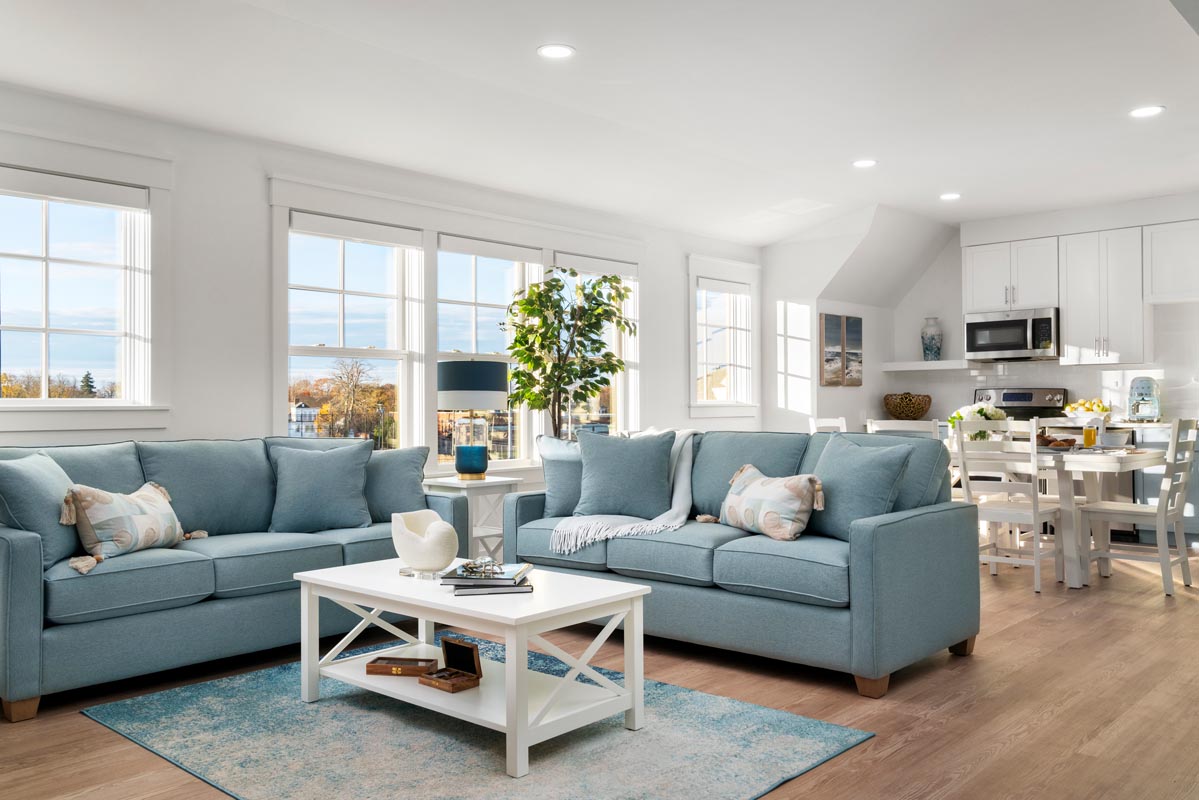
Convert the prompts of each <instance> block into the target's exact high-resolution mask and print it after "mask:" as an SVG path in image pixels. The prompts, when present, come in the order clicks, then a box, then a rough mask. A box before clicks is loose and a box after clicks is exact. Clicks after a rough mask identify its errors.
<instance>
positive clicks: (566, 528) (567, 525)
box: [550, 428, 698, 554]
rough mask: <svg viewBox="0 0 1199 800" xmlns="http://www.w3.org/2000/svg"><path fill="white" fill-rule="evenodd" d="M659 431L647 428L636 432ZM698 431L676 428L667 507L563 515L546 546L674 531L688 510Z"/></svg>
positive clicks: (560, 549)
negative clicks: (643, 513)
mask: <svg viewBox="0 0 1199 800" xmlns="http://www.w3.org/2000/svg"><path fill="white" fill-rule="evenodd" d="M656 433H663V431H659V430H656V429H654V428H648V429H646V430H644V431H641V432H640V433H638V434H636V435H637V436H646V435H650V434H656ZM696 433H698V431H696V430H693V429H690V428H688V429H685V430H676V431H675V432H674V444H673V445H671V448H670V486H671V493H670V509H669V510H668V511H666V512H665V513H663V514H659V515H658V516H656V517H654V518H653V519H641V518H640V517H626V516H621V515H615V514H596V515H593V516H589V517H566V518H565V519H563V520H562V521H561V522H559V523H558V524H557V525H556V526H555V527H554V532H553V534H552V535H551V536H550V549H551V550H553V551H554V552H555V553H563V554H566V553H573V552H575V551H576V550H582V549H583V548H584V547H586V546H587V545H589V544H594V543H595V542H602V541H606V540H608V539H615V538H617V537H618V536H648V535H649V534H651V533H661V532H662V531H674V530H678V529H679V528H681V527H683V523H684V522H686V521H687V516H688V515H689V514H690V513H691V462H692V459H693V457H694V455H693V452H692V447H691V437H692V436H694V435H695V434H696Z"/></svg>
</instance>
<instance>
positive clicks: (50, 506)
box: [0, 451, 79, 569]
mask: <svg viewBox="0 0 1199 800" xmlns="http://www.w3.org/2000/svg"><path fill="white" fill-rule="evenodd" d="M70 488H71V479H70V478H69V477H67V473H65V472H63V469H62V467H60V466H58V464H57V463H56V462H55V461H54V459H52V458H50V456H48V455H46V454H45V453H42V452H40V451H39V452H37V453H33V454H31V455H28V456H25V457H24V458H17V459H13V460H12V461H0V523H3V524H4V525H6V526H8V527H9V528H16V529H18V530H23V531H31V532H33V533H36V534H38V535H40V536H41V537H42V567H43V569H49V568H50V567H52V566H53V565H54V564H57V563H58V562H59V561H62V560H63V559H64V558H69V557H70V556H72V555H74V554H75V551H76V550H77V549H78V547H79V540H78V538H77V537H76V535H75V526H74V525H66V524H63V523H60V522H59V521H58V520H59V516H60V510H61V507H62V501H63V498H65V497H66V496H67V490H68V489H70Z"/></svg>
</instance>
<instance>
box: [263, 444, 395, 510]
mask: <svg viewBox="0 0 1199 800" xmlns="http://www.w3.org/2000/svg"><path fill="white" fill-rule="evenodd" d="M373 449H374V442H372V441H371V440H370V439H364V440H363V441H361V442H358V443H355V444H353V445H349V446H347V447H338V448H334V449H332V450H323V451H322V450H300V449H297V448H295V447H273V448H271V451H270V452H271V464H272V466H274V468H275V510H274V512H273V513H272V514H271V527H270V529H271V530H272V531H289V532H291V533H314V532H316V531H327V530H331V529H333V528H366V527H368V526H369V525H370V524H371V512H370V508H369V507H368V506H367V503H366V464H367V462H368V461H369V460H370V457H371V450H373Z"/></svg>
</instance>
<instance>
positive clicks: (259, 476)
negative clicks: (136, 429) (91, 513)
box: [137, 439, 275, 535]
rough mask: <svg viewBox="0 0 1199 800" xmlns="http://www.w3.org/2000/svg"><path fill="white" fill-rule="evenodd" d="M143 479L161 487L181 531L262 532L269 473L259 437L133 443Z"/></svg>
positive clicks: (270, 492)
mask: <svg viewBox="0 0 1199 800" xmlns="http://www.w3.org/2000/svg"><path fill="white" fill-rule="evenodd" d="M137 450H138V453H139V454H140V455H141V459H142V469H143V470H144V471H145V473H146V480H148V481H154V482H155V483H157V484H159V485H160V486H164V487H166V490H167V491H168V492H170V493H171V505H172V506H174V508H175V513H176V514H177V515H178V517H179V522H180V523H181V524H182V525H183V530H185V531H187V532H188V533H191V532H192V531H208V533H209V534H211V535H218V534H222V533H242V532H245V531H265V530H266V529H267V528H268V527H270V524H271V511H272V509H273V508H274V506H275V473H274V471H273V470H272V469H271V462H270V460H269V459H268V458H267V455H266V445H265V444H263V442H262V440H261V439H245V440H242V441H229V440H212V441H210V440H194V441H186V442H138V443H137Z"/></svg>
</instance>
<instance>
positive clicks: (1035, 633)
mask: <svg viewBox="0 0 1199 800" xmlns="http://www.w3.org/2000/svg"><path fill="white" fill-rule="evenodd" d="M1031 579H1032V575H1031V571H1030V570H1028V569H1023V570H1014V569H1003V570H1001V574H1000V575H999V577H997V578H992V577H990V576H989V575H986V574H985V573H984V574H982V575H981V581H982V588H983V628H982V633H981V634H980V636H979V639H978V646H977V648H976V649H975V654H974V655H973V656H972V657H969V658H958V657H955V656H950V655H949V654H948V653H941V654H938V655H935V656H933V657H931V658H928V659H926V660H925V661H923V662H921V663H919V664H916V665H914V666H912V667H909V668H908V669H906V670H903V671H901V672H899V673H897V674H896V675H895V676H894V677H893V678H892V681H891V691H890V693H889V694H888V695H887V696H886V697H884V698H882V699H881V700H867V699H864V698H860V697H858V696H857V694H856V693H855V692H854V689H853V680H852V678H850V677H849V676H847V675H841V674H838V673H832V672H827V671H824V670H817V669H810V668H806V667H797V666H794V665H789V664H784V663H781V662H777V661H769V660H763V659H758V658H751V657H748V656H741V655H736V654H731V653H728V652H723V651H716V650H711V649H707V648H703V647H696V646H691V645H684V644H679V643H675V642H669V641H665V640H660V639H651V640H648V641H647V643H646V673H647V675H648V676H649V677H651V678H654V679H657V680H660V681H666V682H669V683H674V684H678V685H681V686H686V687H689V688H692V689H698V690H700V691H704V692H711V693H714V694H720V695H726V696H729V697H735V698H737V699H740V700H745V701H747V702H751V703H758V704H761V705H765V706H772V707H775V708H780V709H784V710H787V711H792V712H794V713H797V714H803V715H806V716H809V717H815V718H818V719H823V720H827V721H830V722H836V723H840V724H843V725H850V726H853V727H857V728H862V729H865V730H870V731H874V732H875V733H876V734H878V735H877V736H876V737H875V738H873V739H871V740H870V741H869V742H867V743H865V744H863V745H861V746H859V747H857V748H855V749H854V750H851V751H850V752H848V753H846V754H844V755H842V756H840V757H838V758H836V759H833V760H832V761H830V762H829V763H827V764H824V765H822V766H820V767H818V768H816V769H815V770H813V771H811V772H809V773H808V774H806V775H803V776H800V777H799V778H797V779H795V780H793V781H791V782H790V783H787V784H785V785H783V786H782V787H780V788H778V789H777V790H775V791H774V792H773V793H772V794H771V795H769V797H770V798H771V799H772V800H785V799H786V798H801V797H802V798H821V800H838V798H853V799H854V800H862V799H863V798H889V799H890V800H905V799H908V798H912V799H915V798H921V799H923V798H1088V799H1089V800H1099V799H1100V798H1153V800H1168V799H1169V798H1199V767H1197V766H1196V765H1195V759H1194V753H1195V749H1196V747H1199V714H1197V713H1196V707H1197V701H1199V624H1197V623H1199V588H1183V587H1182V586H1181V584H1179V589H1180V591H1179V594H1177V595H1176V596H1175V597H1173V598H1167V597H1165V596H1164V595H1162V593H1161V584H1160V580H1159V578H1158V576H1157V574H1156V573H1155V572H1153V571H1152V569H1151V568H1149V567H1148V566H1144V565H1140V564H1119V563H1118V564H1117V565H1116V566H1115V575H1114V577H1113V578H1111V579H1110V580H1100V579H1098V578H1095V579H1094V580H1095V581H1096V584H1095V585H1094V586H1092V587H1090V588H1088V589H1083V590H1067V589H1065V588H1063V587H1062V586H1061V585H1053V584H1049V586H1048V587H1047V589H1046V591H1045V592H1044V593H1043V594H1042V595H1040V596H1037V595H1035V594H1034V593H1033V591H1032V589H1031ZM593 635H594V629H593V628H588V627H583V628H578V629H568V630H565V631H559V632H557V633H556V634H554V635H553V636H551V637H550V638H551V639H552V640H553V641H554V642H555V643H556V644H558V645H560V646H562V647H565V648H566V649H568V650H571V651H573V652H579V651H581V650H582V648H583V646H584V645H585V644H586V643H587V642H589V641H590V639H591V638H592V636H593ZM298 653H299V646H298V645H297V646H295V647H291V648H282V649H279V650H274V651H270V652H268V653H260V654H256V655H253V656H247V657H243V658H238V659H228V660H225V661H221V662H215V663H210V664H204V665H199V666H196V667H192V668H188V669H185V670H178V671H176V672H175V673H174V674H172V675H171V677H170V678H163V677H161V676H159V677H154V676H151V677H149V678H139V679H135V680H129V681H122V682H120V683H114V684H108V685H105V686H102V687H97V688H93V689H89V690H81V691H77V692H69V693H64V694H61V695H56V696H50V697H47V698H44V699H43V701H42V710H41V713H40V714H39V715H38V717H37V719H35V720H32V721H30V722H22V723H18V724H6V723H3V722H0V797H4V798H14V799H15V798H22V800H37V799H38V798H85V797H86V798H89V800H93V799H94V800H109V798H111V799H112V800H150V799H151V798H153V799H154V800H159V799H164V800H165V798H171V799H172V800H174V799H176V798H181V799H187V798H196V799H197V800H202V799H204V798H220V797H224V796H225V795H224V794H222V793H221V792H218V791H217V790H215V789H213V788H212V787H210V786H208V785H207V784H205V783H203V782H201V781H199V780H197V779H196V778H193V777H191V776H190V775H188V774H187V773H185V772H184V771H183V770H181V769H178V768H176V767H174V766H172V765H171V764H169V763H168V762H166V761H164V760H162V759H160V758H158V757H157V756H154V755H152V754H150V753H149V752H147V751H145V750H143V749H142V748H140V747H138V746H137V745H135V744H133V743H131V742H129V741H127V740H126V739H124V738H122V737H121V736H119V735H117V734H115V733H113V732H111V731H109V730H108V729H106V728H104V727H102V726H100V725H98V724H97V723H95V722H92V721H91V720H89V719H87V718H86V717H84V716H83V715H81V714H80V713H78V712H79V710H80V709H81V708H85V707H87V706H89V705H93V704H95V703H98V702H105V701H109V700H116V699H119V698H122V697H128V696H131V695H136V694H141V693H145V692H153V691H158V690H161V689H166V688H169V687H172V686H177V685H180V684H184V683H191V682H196V681H203V680H209V679H212V678H216V677H221V676H224V675H229V674H233V673H237V672H242V671H246V670H252V669H260V668H262V667H266V666H271V665H274V664H279V663H283V662H287V661H292V660H295V659H296V658H297V657H298ZM593 663H597V664H599V665H601V666H606V667H611V668H613V669H621V668H622V661H621V649H620V645H619V642H616V643H611V642H610V643H609V644H607V645H605V647H604V648H603V649H601V651H600V653H599V655H598V657H597V658H596V659H595V660H594V662H593ZM697 796H698V795H697Z"/></svg>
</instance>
